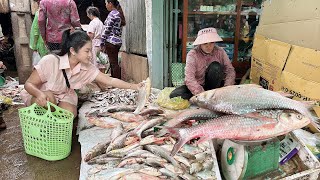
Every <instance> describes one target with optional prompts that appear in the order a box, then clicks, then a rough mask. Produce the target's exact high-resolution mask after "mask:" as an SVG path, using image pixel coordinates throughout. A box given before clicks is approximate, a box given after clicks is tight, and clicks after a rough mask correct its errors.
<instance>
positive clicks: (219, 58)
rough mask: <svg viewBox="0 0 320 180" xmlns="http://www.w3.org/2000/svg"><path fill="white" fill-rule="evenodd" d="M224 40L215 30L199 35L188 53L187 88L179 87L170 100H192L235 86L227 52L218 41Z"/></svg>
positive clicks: (185, 86) (203, 30) (205, 30)
mask: <svg viewBox="0 0 320 180" xmlns="http://www.w3.org/2000/svg"><path fill="white" fill-rule="evenodd" d="M219 41H222V39H221V37H220V36H219V35H218V33H217V30H216V29H215V28H211V27H210V28H205V29H202V30H200V31H199V32H198V36H197V39H196V40H195V41H194V43H193V45H195V46H196V47H195V48H193V49H192V50H191V51H190V52H189V53H188V54H187V60H186V67H185V85H183V86H180V87H178V88H176V89H175V90H174V91H172V93H171V94H170V98H173V97H177V96H181V97H182V98H183V99H190V98H191V97H192V96H193V95H196V94H199V93H201V92H203V91H207V90H211V89H215V88H219V87H222V86H229V85H234V83H235V77H236V73H235V70H234V67H233V66H232V64H231V61H230V59H229V57H228V55H227V53H226V52H225V51H224V50H223V49H222V48H220V47H218V46H217V45H215V42H219Z"/></svg>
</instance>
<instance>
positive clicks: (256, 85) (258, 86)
mask: <svg viewBox="0 0 320 180" xmlns="http://www.w3.org/2000/svg"><path fill="white" fill-rule="evenodd" d="M239 86H251V87H257V88H263V87H262V86H260V85H259V84H241V85H239Z"/></svg>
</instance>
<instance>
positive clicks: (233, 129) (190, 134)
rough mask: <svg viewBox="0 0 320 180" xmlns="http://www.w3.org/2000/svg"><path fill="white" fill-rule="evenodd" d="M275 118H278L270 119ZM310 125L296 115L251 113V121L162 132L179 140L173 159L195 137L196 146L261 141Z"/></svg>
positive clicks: (221, 120) (235, 119)
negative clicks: (216, 141)
mask: <svg viewBox="0 0 320 180" xmlns="http://www.w3.org/2000/svg"><path fill="white" fill-rule="evenodd" d="M265 111H273V112H265ZM275 114H277V117H276V118H272V117H273V116H275ZM263 115H268V116H263ZM254 117H255V118H254ZM309 123H310V119H309V118H307V117H305V116H302V115H301V114H299V113H296V112H286V111H283V110H276V111H274V110H264V111H263V110H262V111H257V112H255V113H251V114H250V117H246V116H240V115H225V116H221V117H218V118H215V119H213V120H210V121H207V122H205V123H203V124H200V125H197V126H193V127H190V128H180V129H178V128H170V127H164V130H168V131H169V133H171V134H173V135H177V136H178V142H177V143H176V144H175V146H174V148H173V150H172V152H171V155H175V154H176V152H178V150H179V149H180V148H181V147H182V146H183V145H184V144H185V143H186V142H188V141H189V140H191V139H194V138H198V137H200V140H199V141H198V143H200V142H203V141H205V140H209V139H213V138H217V139H235V140H248V141H249V140H263V139H268V138H272V137H275V136H279V135H282V134H285V133H288V132H290V131H292V130H295V129H298V128H302V127H304V126H306V125H308V124H309Z"/></svg>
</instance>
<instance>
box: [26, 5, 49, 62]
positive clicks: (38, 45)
mask: <svg viewBox="0 0 320 180" xmlns="http://www.w3.org/2000/svg"><path fill="white" fill-rule="evenodd" d="M38 14H39V10H38V11H37V12H36V14H35V16H34V19H33V22H32V26H31V31H30V48H31V49H32V50H34V51H38V52H39V54H40V56H41V57H43V56H45V55H47V54H48V53H49V51H48V49H47V47H46V45H45V43H44V41H43V39H42V37H41V35H40V31H39V24H38Z"/></svg>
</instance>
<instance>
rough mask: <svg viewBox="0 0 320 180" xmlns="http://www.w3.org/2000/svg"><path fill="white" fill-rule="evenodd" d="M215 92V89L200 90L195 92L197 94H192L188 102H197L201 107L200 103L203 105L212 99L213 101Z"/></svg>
mask: <svg viewBox="0 0 320 180" xmlns="http://www.w3.org/2000/svg"><path fill="white" fill-rule="evenodd" d="M215 93H216V89H213V90H209V91H204V92H202V93H200V94H197V95H195V96H193V97H192V98H191V99H190V102H191V103H192V104H197V105H198V106H200V107H201V105H205V104H207V103H208V102H209V101H213V102H214V99H215Z"/></svg>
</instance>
